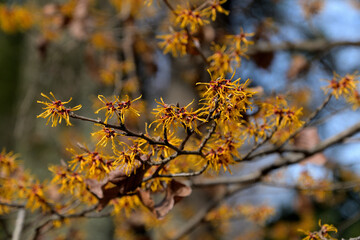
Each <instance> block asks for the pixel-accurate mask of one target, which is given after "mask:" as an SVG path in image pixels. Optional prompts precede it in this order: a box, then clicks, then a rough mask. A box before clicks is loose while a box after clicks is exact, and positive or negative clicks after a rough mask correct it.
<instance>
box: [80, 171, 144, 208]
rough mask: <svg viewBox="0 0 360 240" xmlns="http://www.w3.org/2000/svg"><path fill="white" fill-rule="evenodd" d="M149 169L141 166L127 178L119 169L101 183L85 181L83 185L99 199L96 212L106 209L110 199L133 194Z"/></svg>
mask: <svg viewBox="0 0 360 240" xmlns="http://www.w3.org/2000/svg"><path fill="white" fill-rule="evenodd" d="M149 168H150V165H148V164H142V165H140V166H139V167H138V168H136V169H135V170H134V171H133V172H132V173H131V174H130V175H129V176H128V175H127V174H126V171H125V168H119V169H116V170H114V171H111V172H110V173H109V175H108V176H107V177H106V178H104V179H102V180H101V181H98V180H95V179H86V180H85V183H86V185H87V187H88V189H89V191H90V192H91V193H92V194H93V195H95V196H96V197H97V198H98V199H99V206H98V210H101V209H103V208H104V207H106V205H107V204H108V203H109V201H110V200H111V199H114V198H118V197H121V196H124V195H126V194H128V193H131V192H134V191H135V190H136V189H137V188H138V187H140V185H141V182H142V180H143V178H144V174H145V173H146V171H147V170H148V169H149Z"/></svg>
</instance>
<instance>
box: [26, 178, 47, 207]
mask: <svg viewBox="0 0 360 240" xmlns="http://www.w3.org/2000/svg"><path fill="white" fill-rule="evenodd" d="M26 195H27V196H26V198H27V203H26V207H27V208H30V209H31V210H32V211H33V210H35V209H37V208H41V209H42V210H43V211H47V210H49V203H48V200H47V199H45V194H44V185H43V184H40V183H39V182H38V181H36V183H33V184H31V185H30V189H27V194H26Z"/></svg>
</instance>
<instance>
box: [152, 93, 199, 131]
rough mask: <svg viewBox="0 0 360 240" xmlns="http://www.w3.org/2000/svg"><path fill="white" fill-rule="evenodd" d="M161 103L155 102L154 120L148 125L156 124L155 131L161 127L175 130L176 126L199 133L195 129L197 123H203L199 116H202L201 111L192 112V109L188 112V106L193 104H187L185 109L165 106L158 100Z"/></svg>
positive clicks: (169, 105)
mask: <svg viewBox="0 0 360 240" xmlns="http://www.w3.org/2000/svg"><path fill="white" fill-rule="evenodd" d="M160 100H161V102H158V101H156V100H155V101H156V102H157V103H158V104H159V105H157V107H156V108H155V109H154V112H153V114H154V115H155V120H154V121H153V122H152V123H151V124H150V126H149V127H151V125H152V124H157V125H156V126H155V131H156V129H157V128H158V127H159V126H160V125H162V129H163V130H164V129H165V128H166V129H168V130H169V128H172V129H173V130H174V129H176V128H177V127H178V126H180V125H181V126H183V127H184V128H185V129H190V130H193V131H195V132H197V133H200V132H199V130H198V129H197V122H198V121H201V122H203V121H205V119H202V118H201V116H202V115H203V114H202V113H201V111H202V110H203V109H198V110H195V111H194V110H193V109H192V108H191V109H190V110H188V108H189V107H190V105H191V104H192V103H193V101H192V102H191V103H189V104H188V105H187V106H185V107H179V106H174V105H172V104H166V103H165V102H164V100H163V99H162V98H160Z"/></svg>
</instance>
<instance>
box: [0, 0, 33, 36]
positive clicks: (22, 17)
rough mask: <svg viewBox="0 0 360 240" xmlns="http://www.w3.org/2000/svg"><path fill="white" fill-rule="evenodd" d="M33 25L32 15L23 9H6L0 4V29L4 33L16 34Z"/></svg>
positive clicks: (15, 7)
mask: <svg viewBox="0 0 360 240" xmlns="http://www.w3.org/2000/svg"><path fill="white" fill-rule="evenodd" d="M33 23H34V21H33V16H32V14H31V13H30V11H29V10H27V9H25V8H24V7H21V6H12V7H8V6H6V5H5V4H0V29H2V30H3V31H4V32H5V33H16V32H22V31H25V30H28V29H29V28H30V27H31V26H32V25H33Z"/></svg>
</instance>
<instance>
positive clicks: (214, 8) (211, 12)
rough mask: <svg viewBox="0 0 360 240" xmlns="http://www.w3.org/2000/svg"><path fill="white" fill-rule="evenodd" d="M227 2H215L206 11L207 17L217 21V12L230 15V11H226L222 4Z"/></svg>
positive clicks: (219, 0)
mask: <svg viewBox="0 0 360 240" xmlns="http://www.w3.org/2000/svg"><path fill="white" fill-rule="evenodd" d="M226 1H227V0H213V2H212V3H211V5H210V6H209V7H207V8H205V9H204V12H205V16H207V17H210V16H211V20H212V21H215V20H216V12H219V13H223V14H225V15H229V13H230V12H229V11H227V10H225V9H224V8H223V7H222V6H221V4H224V3H225V2H226Z"/></svg>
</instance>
